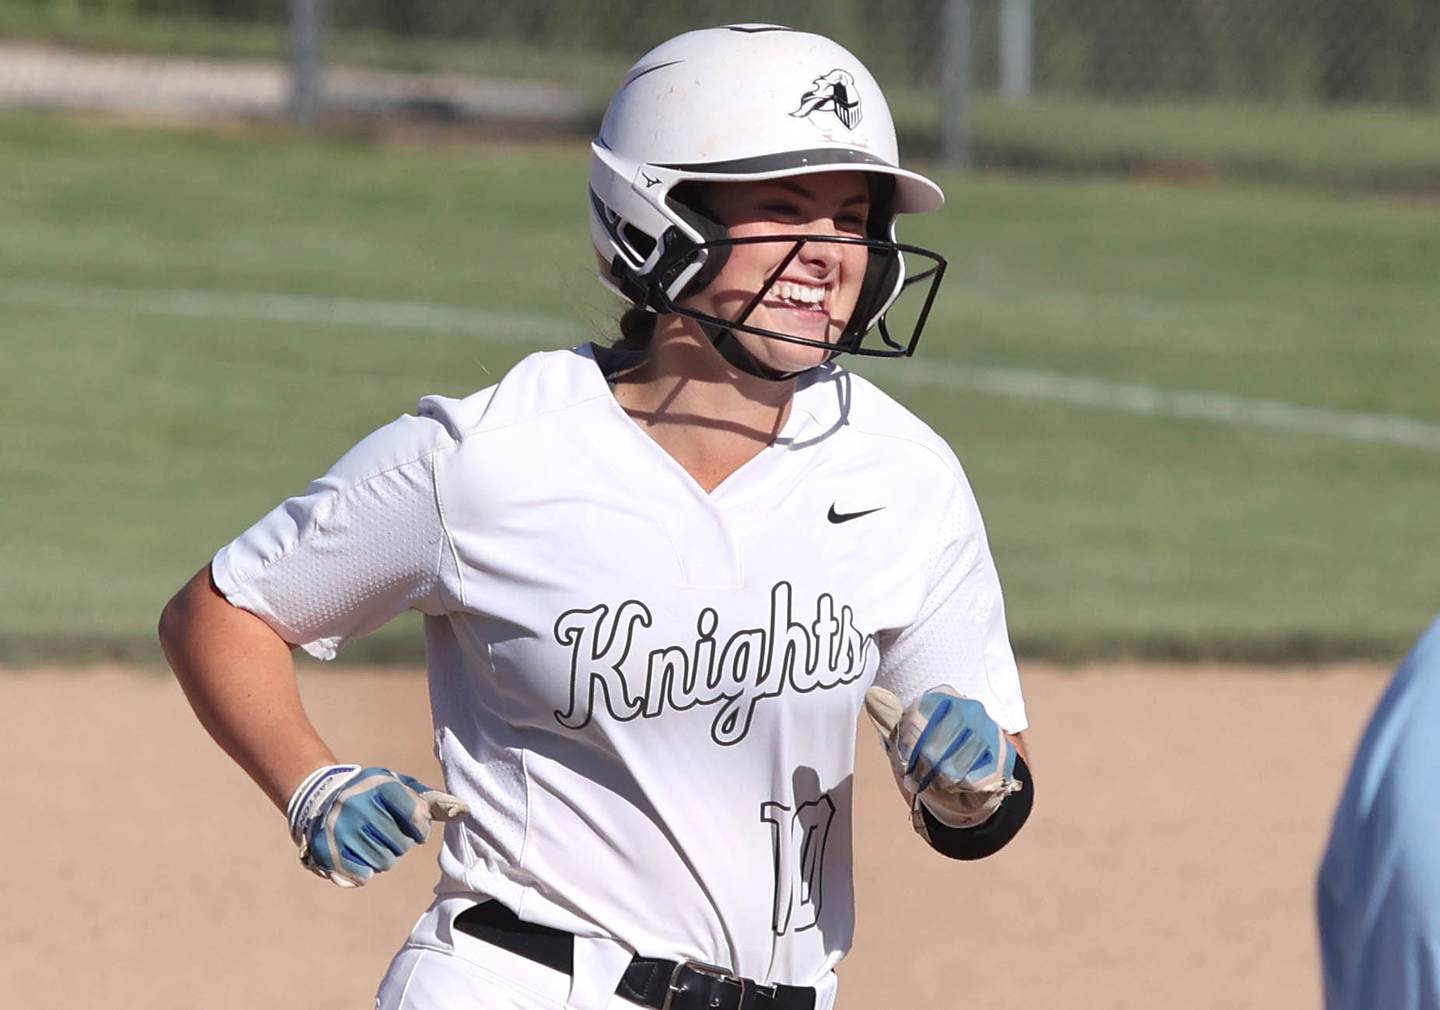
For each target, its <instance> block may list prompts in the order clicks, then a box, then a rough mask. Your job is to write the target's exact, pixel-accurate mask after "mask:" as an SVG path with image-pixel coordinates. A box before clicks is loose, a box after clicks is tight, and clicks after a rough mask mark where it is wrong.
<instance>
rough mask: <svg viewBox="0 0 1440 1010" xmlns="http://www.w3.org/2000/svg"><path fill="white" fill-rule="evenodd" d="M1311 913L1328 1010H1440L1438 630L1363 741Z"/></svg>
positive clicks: (1409, 663)
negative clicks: (1315, 923) (1315, 921)
mask: <svg viewBox="0 0 1440 1010" xmlns="http://www.w3.org/2000/svg"><path fill="white" fill-rule="evenodd" d="M1317 910H1318V913H1319V922H1320V948H1321V957H1322V960H1323V963H1324V979H1325V1006H1326V1010H1377V1008H1380V1007H1384V1008H1385V1010H1440V620H1437V621H1436V622H1435V623H1434V624H1432V625H1431V626H1430V628H1429V630H1428V631H1427V632H1426V633H1425V634H1424V636H1422V637H1421V639H1420V641H1419V643H1418V644H1417V645H1416V647H1415V649H1414V651H1412V652H1411V653H1410V655H1409V657H1407V659H1406V660H1405V662H1404V663H1403V664H1402V665H1401V667H1400V669H1399V670H1398V671H1397V672H1396V674H1395V678H1394V680H1393V681H1392V682H1391V684H1390V686H1389V688H1388V689H1387V690H1386V692H1385V694H1384V696H1383V697H1382V698H1381V700H1380V704H1379V706H1378V707H1377V709H1376V711H1375V714H1374V716H1373V717H1372V718H1371V720H1370V725H1369V726H1368V728H1367V729H1366V731H1365V735H1364V737H1363V738H1362V739H1361V742H1360V748H1359V751H1358V752H1357V754H1356V756H1355V762H1354V765H1353V766H1352V768H1351V771H1350V778H1349V781H1348V782H1347V783H1346V785H1345V791H1344V793H1343V795H1342V797H1341V800H1340V806H1339V809H1338V810H1337V812H1336V814H1335V823H1334V827H1333V829H1332V832H1331V836H1330V844H1329V847H1328V848H1327V850H1326V853H1325V857H1324V859H1323V861H1322V862H1321V865H1320V879H1319V885H1318V894H1317Z"/></svg>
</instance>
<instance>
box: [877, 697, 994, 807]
mask: <svg viewBox="0 0 1440 1010" xmlns="http://www.w3.org/2000/svg"><path fill="white" fill-rule="evenodd" d="M865 708H866V711H867V712H868V713H869V715H870V719H871V721H872V722H874V724H875V728H876V729H877V730H879V732H880V736H881V738H882V739H883V740H884V742H885V749H886V751H887V753H888V754H889V756H890V764H891V767H892V768H893V769H894V772H895V778H896V781H897V782H899V784H900V788H901V789H902V790H904V792H905V793H906V794H907V795H909V796H910V797H912V798H914V799H916V800H917V801H919V802H923V803H924V804H925V806H926V808H928V809H929V810H930V812H931V813H932V814H934V815H935V816H936V817H937V818H938V819H939V820H940V821H941V822H942V823H944V824H947V825H949V826H951V827H956V828H961V827H973V826H975V825H977V824H980V823H983V822H984V821H985V820H987V819H988V818H989V817H990V815H991V814H993V813H994V812H995V810H996V809H997V808H998V807H999V806H1000V803H1001V802H1002V801H1003V800H1004V799H1005V797H1006V796H1008V795H1010V794H1011V793H1012V792H1015V791H1016V790H1017V789H1019V788H1020V783H1019V782H1018V781H1017V780H1016V778H1015V747H1014V745H1013V744H1012V743H1011V742H1010V738H1009V737H1008V736H1006V735H1005V732H1004V731H1003V730H1002V729H1001V728H1000V727H999V726H998V725H997V724H996V723H995V720H993V719H991V718H990V715H989V713H987V712H986V711H985V706H984V705H982V704H981V703H980V702H978V701H976V700H974V699H973V698H964V697H961V696H960V695H959V694H957V693H956V692H955V691H953V690H951V689H950V688H948V687H935V688H931V689H930V690H929V691H926V692H925V693H924V694H923V695H921V696H920V698H919V699H918V700H917V701H916V702H915V703H914V704H912V705H911V706H910V707H909V708H902V705H901V702H900V699H899V698H898V697H896V696H895V695H894V694H893V693H891V692H890V691H887V690H885V689H884V688H880V687H872V688H871V689H870V690H869V691H868V692H867V693H866V695H865Z"/></svg>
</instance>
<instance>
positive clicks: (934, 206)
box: [654, 147, 945, 214]
mask: <svg viewBox="0 0 1440 1010" xmlns="http://www.w3.org/2000/svg"><path fill="white" fill-rule="evenodd" d="M654 167H656V168H661V169H665V170H667V171H670V172H676V173H680V174H681V175H683V176H684V177H685V179H686V180H687V181H690V180H694V181H700V182H760V181H763V180H766V179H782V178H790V177H793V176H799V175H817V174H819V173H821V172H873V173H877V174H882V175H888V176H890V177H891V178H893V179H894V180H895V207H894V210H895V213H897V214H924V213H926V212H928V211H932V210H939V209H940V208H941V207H942V206H944V204H945V193H944V191H943V190H941V188H940V187H939V186H937V185H936V184H935V183H933V182H931V181H930V180H929V179H927V178H925V176H923V175H920V174H919V173H918V172H909V171H906V170H905V169H903V168H901V167H900V166H898V165H892V164H891V163H890V162H888V161H886V160H885V159H883V158H878V157H876V156H875V155H873V154H871V153H870V152H868V151H860V150H856V149H854V148H845V147H818V148H814V149H811V150H805V151H784V152H780V153H777V154H762V155H758V156H756V157H752V158H739V159H736V160H733V161H712V162H701V163H698V164H689V165H666V164H656V165H655V166H654Z"/></svg>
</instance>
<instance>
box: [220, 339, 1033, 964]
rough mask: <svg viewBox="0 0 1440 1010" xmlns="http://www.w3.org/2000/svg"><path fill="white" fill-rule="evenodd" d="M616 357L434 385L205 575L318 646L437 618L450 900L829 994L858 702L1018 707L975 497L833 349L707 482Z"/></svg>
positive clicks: (570, 357) (580, 357)
mask: <svg viewBox="0 0 1440 1010" xmlns="http://www.w3.org/2000/svg"><path fill="white" fill-rule="evenodd" d="M597 355H601V352H597V351H596V350H595V349H594V348H592V347H589V346H585V347H581V348H578V349H576V350H573V351H558V352H550V353H542V354H535V355H532V356H530V357H528V358H526V359H525V360H523V361H522V362H520V363H519V364H518V365H516V366H515V368H514V369H512V370H511V371H510V372H509V373H508V374H507V375H506V376H505V378H504V379H503V380H502V381H501V382H500V383H499V384H498V385H496V386H494V387H492V388H490V389H486V390H484V391H482V392H480V393H476V394H475V395H473V396H470V397H468V398H466V399H463V400H452V399H444V398H439V397H429V398H426V399H424V400H422V401H421V403H420V406H419V411H418V416H406V417H401V418H400V419H398V420H396V421H395V422H393V423H392V424H389V425H387V426H386V427H384V428H382V429H380V430H379V431H378V432H376V433H375V434H373V435H371V436H370V437H368V438H366V439H365V440H364V441H362V442H361V443H360V444H359V445H358V446H356V447H355V448H354V449H353V450H352V451H351V452H350V453H349V454H347V455H346V456H345V457H344V458H343V459H341V460H340V462H339V463H338V464H336V466H335V467H334V468H333V469H332V470H331V471H330V472H329V473H328V474H327V475H326V476H325V477H324V478H322V479H321V480H319V481H318V482H316V483H315V484H313V485H312V486H311V487H310V489H309V491H308V492H307V494H306V495H305V496H303V497H300V498H295V499H291V500H290V501H287V502H285V503H284V504H282V505H281V506H279V507H278V508H277V509H276V510H275V511H274V512H272V513H271V514H270V515H268V516H267V517H265V518H264V519H262V520H261V521H260V522H259V523H258V524H257V525H256V526H254V527H253V528H252V529H250V530H249V531H247V532H246V533H245V534H244V535H242V536H241V537H240V538H239V539H237V540H236V541H235V542H234V543H232V544H230V545H228V546H227V547H225V548H223V549H222V550H221V551H220V552H219V553H218V554H217V555H216V557H215V560H214V563H213V566H212V567H213V573H214V578H215V582H216V585H217V586H218V587H219V588H220V590H221V591H222V592H223V593H224V594H225V595H226V597H227V598H228V599H229V600H230V601H231V602H232V603H235V604H236V605H238V606H241V607H244V608H245V609H247V610H250V611H253V612H254V613H256V614H258V615H259V616H260V617H262V618H263V619H264V620H266V621H267V622H268V623H269V624H270V625H271V626H272V627H274V628H275V630H276V631H277V632H278V633H279V634H280V635H282V636H283V637H284V638H285V639H286V640H287V641H289V642H292V643H295V644H300V645H303V646H304V647H305V648H306V649H307V650H308V651H310V652H311V653H312V654H315V655H317V656H320V657H322V658H328V657H331V656H333V655H334V652H335V649H336V648H337V646H338V645H339V644H340V643H341V642H342V641H343V640H345V639H347V638H350V637H353V636H355V635H359V634H363V633H365V632H368V631H370V630H373V629H375V628H377V627H379V626H380V625H382V624H384V623H385V622H386V621H388V620H389V619H390V618H392V617H394V616H395V615H396V614H398V613H400V612H402V611H404V610H406V609H409V608H414V609H418V610H420V611H422V612H423V613H424V614H425V615H426V620H425V635H426V648H427V657H428V666H429V675H430V692H431V701H432V706H433V710H434V718H435V734H436V735H435V741H436V748H437V753H438V756H439V759H440V762H441V764H442V766H443V768H444V772H445V784H446V788H447V789H448V790H449V791H450V792H452V793H455V794H456V795H458V796H460V797H461V798H462V799H464V800H465V801H466V802H467V803H468V804H469V806H470V810H471V811H472V813H471V815H470V816H468V817H466V818H464V819H462V820H461V821H459V822H455V823H452V824H450V825H448V826H447V828H446V832H445V842H444V849H443V852H442V854H441V857H440V864H441V870H442V880H441V883H440V885H439V887H438V889H437V893H439V894H440V895H441V896H442V898H444V897H445V896H447V895H454V896H461V897H463V898H464V899H466V900H473V899H474V898H475V897H476V896H487V895H488V896H493V897H495V898H498V899H499V900H501V901H503V902H504V903H505V904H507V905H509V906H510V907H511V908H512V909H514V910H515V911H516V912H518V914H519V915H520V917H521V918H523V919H526V920H529V921H532V922H538V923H541V924H544V925H548V926H554V927H558V928H560V929H564V930H568V931H570V932H572V933H576V934H578V935H580V936H584V937H594V938H601V939H602V940H613V941H616V942H618V944H620V945H623V946H624V947H626V948H628V949H629V950H631V951H635V952H638V953H639V954H641V955H644V956H649V957H663V958H670V959H687V958H688V959H695V960H699V961H704V962H707V963H710V964H718V965H721V966H724V967H727V968H729V969H731V970H733V971H734V972H736V973H737V974H740V975H742V976H748V977H750V978H752V979H757V980H761V981H765V982H784V983H790V984H795V985H816V984H819V983H820V982H821V981H822V979H824V978H825V977H826V975H827V973H828V972H829V970H830V969H831V968H832V967H833V966H834V964H835V963H836V962H837V961H838V960H839V959H840V957H841V956H842V955H843V954H844V952H845V951H846V949H847V948H848V947H849V945H850V940H851V933H852V917H853V901H852V883H851V809H850V808H851V793H852V788H853V779H852V774H853V768H854V753H855V728H856V718H857V715H858V713H859V711H860V707H861V704H862V699H863V696H864V693H865V690H866V689H867V688H868V687H869V686H870V685H871V684H872V683H880V684H882V685H884V686H886V687H888V688H890V689H891V690H892V691H894V692H895V693H897V694H898V695H900V697H901V698H902V699H903V700H905V701H906V702H909V701H910V700H912V699H914V698H915V697H917V696H918V695H919V694H920V693H922V692H923V691H924V690H926V689H928V688H930V687H932V686H935V685H937V684H942V683H944V684H949V685H951V686H953V687H954V688H955V689H956V690H958V691H959V692H960V693H962V694H965V695H968V696H970V697H974V698H978V699H980V700H981V701H983V702H984V704H985V706H986V708H987V710H988V711H989V713H990V715H991V717H992V718H994V719H995V720H996V721H997V722H998V723H999V724H1000V726H1002V727H1003V728H1004V729H1006V730H1008V731H1011V732H1018V731H1020V730H1022V729H1024V728H1025V725H1026V720H1025V709H1024V703H1023V701H1022V698H1021V693H1020V685H1019V679H1018V677H1017V674H1016V670H1015V663H1014V659H1013V657H1012V655H1011V650H1010V645H1009V642H1008V639H1007V635H1006V630H1005V620H1004V611H1003V606H1002V602H1001V595H1000V587H999V584H998V581H997V579H996V575H995V571H994V566H993V563H992V561H991V557H990V551H989V548H988V546H987V544H986V540H985V533H984V530H983V528H982V525H981V521H980V515H979V512H978V511H977V508H976V504H975V500H974V497H973V495H972V494H971V491H970V488H969V486H968V484H967V482H966V480H965V476H964V474H963V472H962V471H961V468H960V465H959V463H958V462H957V460H956V458H955V456H954V455H953V453H951V451H950V450H949V448H948V447H947V446H946V445H945V443H944V442H943V441H942V440H941V439H940V438H939V437H937V436H936V435H935V434H934V433H933V432H932V431H931V430H930V429H929V428H927V427H926V426H925V425H924V424H922V423H921V422H920V421H918V420H916V419H915V418H914V417H913V416H912V415H911V414H909V413H908V412H907V411H906V410H904V409H903V408H902V407H900V406H899V405H898V404H896V403H895V402H894V401H893V400H891V399H890V398H889V397H887V396H886V395H885V394H883V393H882V392H880V391H879V390H878V389H876V388H875V387H874V386H872V385H871V384H870V383H868V382H866V381H865V380H864V379H861V378H859V377H857V376H855V375H853V374H851V373H848V372H846V371H845V370H844V369H842V368H839V367H838V366H834V365H829V366H825V367H823V368H820V369H816V370H814V371H813V372H811V373H808V374H807V375H806V376H805V377H804V378H803V379H802V380H801V382H800V383H799V388H798V389H797V392H796V395H795V399H794V404H793V409H792V410H791V413H790V417H789V419H788V421H787V423H786V424H785V426H784V429H783V431H782V432H781V434H780V436H779V437H778V438H777V439H776V440H775V442H774V444H772V445H770V446H769V447H767V448H766V449H764V450H763V451H762V452H761V453H760V454H759V455H758V456H756V457H755V458H754V459H752V460H751V461H750V462H749V463H747V464H745V465H744V466H743V467H741V468H740V469H739V470H738V471H736V472H735V473H734V474H732V475H731V476H730V477H729V478H728V479H726V480H725V481H724V483H722V484H721V485H720V486H719V487H718V488H716V489H715V490H714V491H713V492H711V493H709V494H707V493H706V492H705V491H704V490H703V489H702V488H701V487H700V486H699V485H698V484H696V483H695V481H694V480H693V479H692V478H691V477H690V475H689V474H688V473H687V472H686V471H685V470H684V469H683V468H682V467H681V466H680V465H679V464H678V463H676V461H675V460H674V459H673V458H672V457H670V456H669V455H668V454H667V453H666V452H665V451H664V450H663V449H662V448H661V447H660V446H659V445H658V444H657V443H656V442H654V441H653V440H652V439H651V438H650V437H649V436H648V435H646V434H645V432H644V431H642V430H641V429H640V427H638V426H637V425H636V424H635V423H634V422H633V421H632V420H631V419H630V418H629V416H628V415H626V414H625V412H624V411H623V410H622V409H621V407H620V406H619V404H618V403H617V402H616V400H615V398H614V396H613V395H612V391H611V388H610V386H609V384H608V382H607V381H606V376H605V375H604V373H603V372H602V370H601V367H600V366H599V363H598V362H597ZM877 746H878V744H877ZM893 813H894V814H895V816H903V814H902V813H901V811H900V810H899V809H898V806H897V809H896V810H895V811H893ZM917 844H919V843H917Z"/></svg>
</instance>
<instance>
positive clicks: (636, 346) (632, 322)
mask: <svg viewBox="0 0 1440 1010" xmlns="http://www.w3.org/2000/svg"><path fill="white" fill-rule="evenodd" d="M659 322H660V317H659V316H657V315H656V314H655V313H653V312H650V311H649V310H647V309H642V308H640V306H638V305H632V306H630V308H628V309H626V310H625V314H624V315H622V316H621V317H620V339H619V340H617V341H615V343H614V344H612V345H611V346H612V347H614V348H615V349H616V350H621V351H644V350H648V349H649V347H650V341H651V340H653V339H654V337H655V326H656V324H657V323H659Z"/></svg>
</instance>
